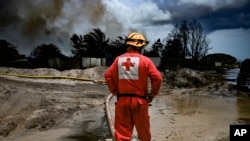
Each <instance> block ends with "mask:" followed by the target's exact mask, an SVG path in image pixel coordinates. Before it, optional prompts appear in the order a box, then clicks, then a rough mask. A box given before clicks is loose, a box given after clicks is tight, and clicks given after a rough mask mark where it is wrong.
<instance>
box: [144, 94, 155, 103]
mask: <svg viewBox="0 0 250 141" xmlns="http://www.w3.org/2000/svg"><path fill="white" fill-rule="evenodd" d="M146 98H147V101H148V103H151V102H152V101H153V99H154V97H153V96H151V95H149V96H147V97H146Z"/></svg>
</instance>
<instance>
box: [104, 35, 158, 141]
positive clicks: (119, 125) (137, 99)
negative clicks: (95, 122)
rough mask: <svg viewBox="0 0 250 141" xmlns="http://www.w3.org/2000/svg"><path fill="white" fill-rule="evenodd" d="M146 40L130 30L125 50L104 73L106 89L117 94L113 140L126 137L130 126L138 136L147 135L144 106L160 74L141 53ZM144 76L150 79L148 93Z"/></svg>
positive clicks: (154, 92)
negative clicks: (149, 90)
mask: <svg viewBox="0 0 250 141" xmlns="http://www.w3.org/2000/svg"><path fill="white" fill-rule="evenodd" d="M147 43H148V41H146V39H145V37H144V36H143V35H142V34H140V33H137V32H132V33H130V34H129V35H128V37H127V40H126V43H125V45H126V46H127V52H126V53H124V54H122V55H120V56H118V57H117V58H116V59H115V61H114V62H113V64H112V65H111V66H110V67H109V68H108V69H107V71H106V73H105V79H106V82H107V85H108V88H109V90H110V92H111V93H112V94H114V95H116V96H117V103H116V107H115V125H114V127H115V140H116V141H130V140H131V136H132V134H133V128H134V126H135V128H136V130H137V133H138V138H139V140H141V141H150V139H151V132H150V120H149V114H148V107H149V103H150V102H151V101H152V100H153V98H154V97H155V96H156V95H157V94H158V93H159V90H160V87H161V83H162V76H161V73H160V72H159V71H158V70H157V68H156V67H155V65H154V63H153V62H152V61H151V59H149V58H148V57H146V56H143V55H142V54H141V51H142V49H143V48H144V47H145V46H146V45H147ZM148 78H150V82H151V92H149V93H148V82H149V81H148Z"/></svg>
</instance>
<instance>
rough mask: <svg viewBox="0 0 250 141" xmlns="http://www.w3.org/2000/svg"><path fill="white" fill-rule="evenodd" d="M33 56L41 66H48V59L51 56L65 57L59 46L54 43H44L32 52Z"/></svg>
mask: <svg viewBox="0 0 250 141" xmlns="http://www.w3.org/2000/svg"><path fill="white" fill-rule="evenodd" d="M31 56H34V58H35V59H36V60H37V61H38V62H36V63H38V64H39V65H38V64H37V65H38V66H39V67H48V60H49V59H51V58H57V57H64V55H63V54H62V53H61V51H60V50H59V48H58V47H57V46H55V45H54V44H42V45H40V46H37V47H36V48H34V49H33V51H32V52H31Z"/></svg>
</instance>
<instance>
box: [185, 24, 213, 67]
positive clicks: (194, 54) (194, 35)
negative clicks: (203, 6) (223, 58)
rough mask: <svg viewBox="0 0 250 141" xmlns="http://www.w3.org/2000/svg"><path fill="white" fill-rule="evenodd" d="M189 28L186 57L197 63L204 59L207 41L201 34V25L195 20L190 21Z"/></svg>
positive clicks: (208, 48)
mask: <svg viewBox="0 0 250 141" xmlns="http://www.w3.org/2000/svg"><path fill="white" fill-rule="evenodd" d="M188 26H189V31H190V32H189V38H190V40H189V46H187V50H186V51H187V55H188V56H189V57H190V58H191V59H192V60H193V61H194V62H195V63H198V62H199V61H200V59H201V58H202V57H204V56H205V55H206V54H207V53H208V50H210V49H211V48H210V47H209V43H210V41H209V39H208V38H207V37H206V35H205V34H204V33H203V29H202V26H201V24H200V23H199V22H198V21H197V20H192V21H191V22H189V24H188Z"/></svg>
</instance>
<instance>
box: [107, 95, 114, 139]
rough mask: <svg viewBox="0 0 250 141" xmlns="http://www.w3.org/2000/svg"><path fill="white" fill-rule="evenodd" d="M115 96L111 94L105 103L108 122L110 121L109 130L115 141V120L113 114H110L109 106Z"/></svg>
mask: <svg viewBox="0 0 250 141" xmlns="http://www.w3.org/2000/svg"><path fill="white" fill-rule="evenodd" d="M113 96H114V95H113V94H110V95H109V96H108V97H107V99H106V101H105V110H106V116H107V120H108V124H109V130H110V133H111V135H112V138H113V140H115V138H114V137H115V136H114V135H115V127H114V120H113V119H112V116H111V112H110V105H109V102H110V100H111V99H112V97H113Z"/></svg>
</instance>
